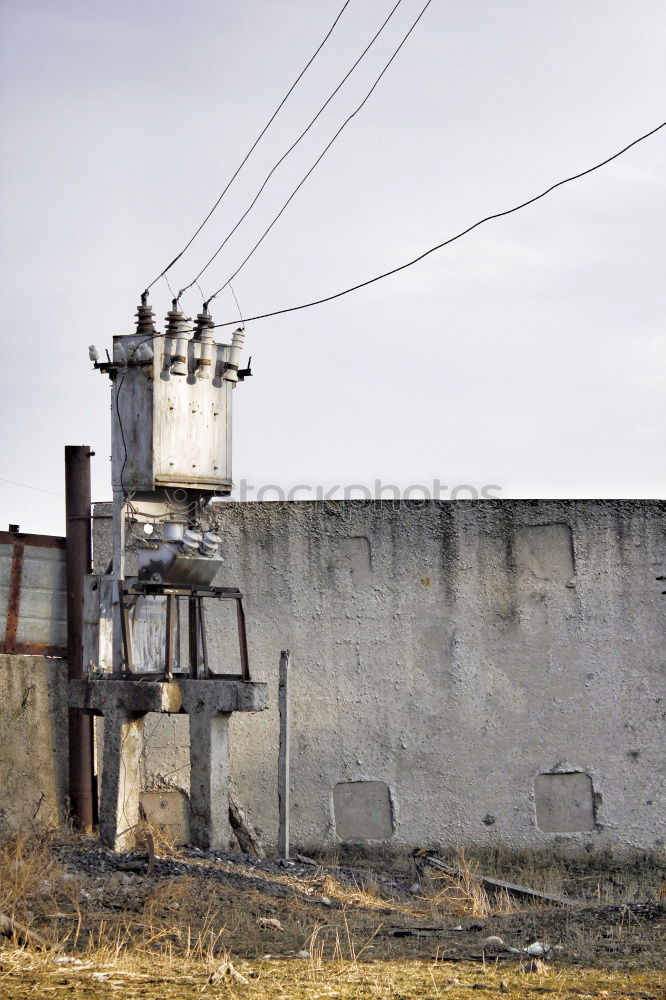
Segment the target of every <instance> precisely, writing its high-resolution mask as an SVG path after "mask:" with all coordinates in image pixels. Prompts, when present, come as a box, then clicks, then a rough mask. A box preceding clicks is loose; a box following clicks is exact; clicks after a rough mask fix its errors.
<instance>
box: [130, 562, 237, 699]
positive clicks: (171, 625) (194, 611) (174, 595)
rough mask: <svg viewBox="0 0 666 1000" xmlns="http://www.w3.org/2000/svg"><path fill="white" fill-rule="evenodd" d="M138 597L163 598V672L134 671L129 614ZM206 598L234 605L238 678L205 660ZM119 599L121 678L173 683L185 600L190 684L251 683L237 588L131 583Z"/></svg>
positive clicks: (206, 650)
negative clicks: (181, 603) (181, 604)
mask: <svg viewBox="0 0 666 1000" xmlns="http://www.w3.org/2000/svg"><path fill="white" fill-rule="evenodd" d="M137 597H165V598H166V637H165V649H164V670H163V671H156V672H146V671H140V672H138V671H135V670H134V667H133V655H132V628H131V622H130V611H131V610H132V604H133V599H134V598H137ZM207 597H208V598H214V599H216V600H231V601H235V602H236V617H237V623H238V643H239V652H240V664H241V672H240V673H239V674H238V673H236V674H233V673H229V674H218V673H215V672H214V671H213V670H211V668H210V663H209V660H208V646H207V643H206V625H205V615H204V604H203V602H204V598H207ZM119 599H120V600H119V603H120V624H121V639H122V674H123V676H125V677H138V678H142V677H146V678H151V679H153V680H156V679H159V680H166V681H171V680H173V667H174V661H175V648H174V646H175V636H176V621H177V620H178V602H179V601H180V600H183V599H185V600H187V602H188V631H189V643H188V651H189V676H190V678H192V679H193V680H199V679H204V680H205V679H209V678H218V679H222V680H243V681H249V680H250V664H249V657H248V650H247V634H246V630H245V612H244V610H243V595H242V594H241V592H240V590H238V589H237V588H236V587H210V586H206V585H204V584H197V583H193V584H163V583H143V582H138V583H133V584H132V585H131V586H121V587H120V588H119Z"/></svg>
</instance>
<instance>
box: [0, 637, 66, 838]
mask: <svg viewBox="0 0 666 1000" xmlns="http://www.w3.org/2000/svg"><path fill="white" fill-rule="evenodd" d="M67 739H68V736H67V661H66V660H63V659H47V658H46V657H44V656H4V655H3V656H0V836H2V835H4V834H5V833H8V832H10V831H12V830H17V829H19V828H20V827H24V826H29V825H30V824H31V823H33V822H35V821H37V822H46V823H57V822H59V820H61V819H62V818H63V815H64V806H65V796H66V795H67V782H68V774H67Z"/></svg>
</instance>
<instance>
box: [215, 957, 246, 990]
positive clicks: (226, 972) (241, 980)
mask: <svg viewBox="0 0 666 1000" xmlns="http://www.w3.org/2000/svg"><path fill="white" fill-rule="evenodd" d="M230 981H231V982H232V983H237V984H238V985H239V986H249V985H250V980H249V979H246V978H245V976H244V975H242V973H240V972H239V971H238V969H236V968H234V964H233V962H223V963H222V965H219V966H218V967H217V969H216V970H215V972H212V973H211V974H210V976H209V979H208V982H209V983H210V985H211V986H215V985H216V984H217V983H228V982H230Z"/></svg>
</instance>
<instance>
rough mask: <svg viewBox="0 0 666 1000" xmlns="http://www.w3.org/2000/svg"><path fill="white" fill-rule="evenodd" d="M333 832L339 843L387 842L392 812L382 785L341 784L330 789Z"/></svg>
mask: <svg viewBox="0 0 666 1000" xmlns="http://www.w3.org/2000/svg"><path fill="white" fill-rule="evenodd" d="M333 810H334V813H335V831H336V833H337V835H338V837H339V838H340V839H341V840H387V839H388V838H389V837H390V836H392V834H393V810H392V808H391V795H390V792H389V787H388V785H387V784H386V783H385V782H383V781H341V782H340V783H339V784H337V785H336V786H335V788H334V789H333Z"/></svg>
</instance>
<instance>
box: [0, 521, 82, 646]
mask: <svg viewBox="0 0 666 1000" xmlns="http://www.w3.org/2000/svg"><path fill="white" fill-rule="evenodd" d="M0 633H1V641H0V652H3V653H27V654H35V655H51V656H64V655H65V653H66V652H67V582H66V554H65V539H64V538H57V537H53V536H50V535H26V534H22V533H21V532H16V531H2V532H0Z"/></svg>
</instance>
